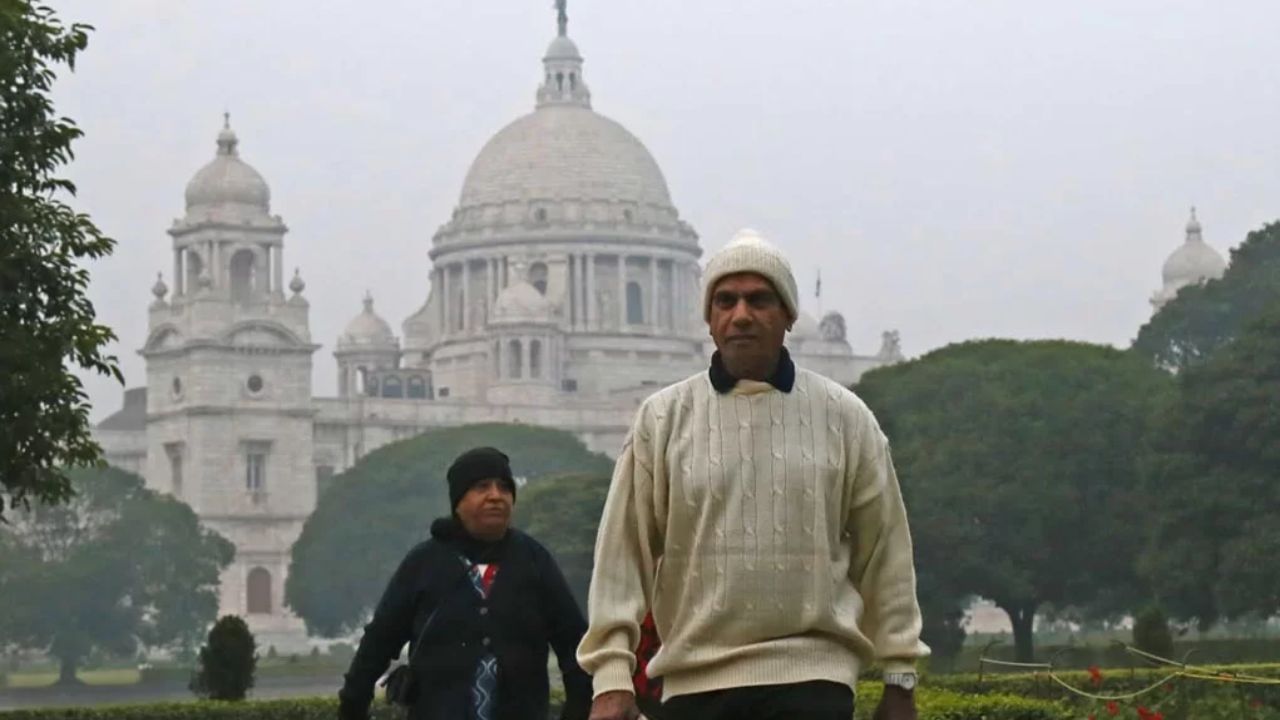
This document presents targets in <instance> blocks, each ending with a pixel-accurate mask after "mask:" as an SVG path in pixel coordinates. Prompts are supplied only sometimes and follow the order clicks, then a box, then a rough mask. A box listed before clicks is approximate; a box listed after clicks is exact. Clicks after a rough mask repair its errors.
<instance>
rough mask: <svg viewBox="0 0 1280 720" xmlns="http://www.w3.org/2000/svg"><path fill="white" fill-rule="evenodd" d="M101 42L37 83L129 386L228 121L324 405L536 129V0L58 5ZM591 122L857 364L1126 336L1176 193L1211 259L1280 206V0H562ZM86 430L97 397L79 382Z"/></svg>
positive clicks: (111, 387) (1178, 209)
mask: <svg viewBox="0 0 1280 720" xmlns="http://www.w3.org/2000/svg"><path fill="white" fill-rule="evenodd" d="M52 4H53V6H54V7H55V8H56V9H57V10H59V12H60V13H61V14H62V16H63V17H64V18H65V19H67V20H79V21H84V22H89V23H91V24H93V25H95V26H96V27H97V30H96V32H95V33H94V34H93V36H92V38H91V40H90V46H89V50H88V51H87V52H86V53H85V54H84V55H83V56H82V57H81V59H80V62H79V64H78V69H77V72H76V73H75V74H74V75H68V76H66V77H65V78H64V79H63V80H62V81H60V83H59V85H58V86H57V92H56V101H57V107H58V110H59V112H61V113H63V114H66V115H68V116H70V117H72V118H74V119H76V120H77V121H78V123H79V124H80V126H81V127H82V129H83V130H84V131H85V133H86V137H85V138H84V139H83V140H81V141H80V142H79V143H78V144H77V145H76V151H77V159H76V162H75V163H74V165H73V166H72V167H71V169H70V171H69V174H70V176H71V178H72V179H73V180H74V181H75V182H76V183H77V184H78V185H79V188H80V196H79V199H78V200H77V201H76V207H77V208H78V209H80V210H84V211H87V212H89V213H90V214H91V215H92V216H93V218H94V219H95V220H96V221H97V223H98V225H99V226H100V227H101V228H102V229H103V230H104V231H105V232H107V233H108V234H110V235H112V236H114V237H115V238H116V239H117V240H119V243H120V244H119V247H118V249H117V251H116V253H115V255H114V256H113V257H111V258H109V259H106V260H104V261H100V262H96V263H94V264H92V265H91V266H90V269H91V271H92V273H93V285H92V299H93V301H94V303H95V304H96V306H97V308H98V311H99V315H100V319H101V321H103V322H105V323H106V324H108V325H110V326H111V327H113V328H114V329H115V330H116V332H117V333H118V334H119V336H120V338H121V342H120V343H119V344H118V345H117V346H116V348H115V349H114V350H115V352H117V353H118V354H119V355H120V357H121V360H122V361H123V367H124V371H125V375H126V379H127V380H128V384H129V385H130V386H138V385H142V384H144V381H145V378H144V374H143V363H142V360H141V358H140V357H138V355H137V352H136V351H137V349H138V348H139V347H140V346H141V345H142V343H143V341H144V339H145V333H146V308H147V305H148V303H149V302H150V301H151V295H150V292H149V290H150V287H151V285H152V283H153V282H154V281H155V275H156V272H157V271H163V272H164V273H165V277H166V281H167V282H170V284H172V279H171V278H169V274H170V271H171V267H172V264H173V263H172V255H171V246H170V238H169V236H168V235H167V234H166V233H165V230H166V229H167V228H168V227H169V226H170V224H171V222H172V220H173V219H174V218H176V217H179V216H181V215H182V213H183V194H182V193H183V188H184V187H185V185H186V183H187V181H188V180H189V179H190V178H191V176H192V174H193V173H194V172H195V171H196V170H197V169H198V168H200V167H201V166H202V165H203V164H205V163H206V162H208V161H209V160H210V159H212V157H213V153H214V147H215V146H214V138H215V136H216V134H217V132H218V129H219V128H220V126H221V122H222V112H223V111H224V109H225V110H229V111H230V112H231V122H232V126H233V127H234V129H235V130H236V132H237V133H238V134H239V137H240V152H241V157H242V158H243V159H244V160H245V161H247V162H248V163H249V164H251V165H252V166H254V167H255V168H256V169H257V170H258V171H259V172H261V173H262V174H263V176H264V177H265V178H266V180H267V182H268V183H269V184H270V186H271V191H272V212H273V213H278V214H280V215H281V216H283V218H284V220H285V222H286V223H287V224H288V226H289V228H290V232H289V234H288V235H287V236H286V237H285V264H286V276H287V275H289V274H292V270H293V268H294V267H298V268H300V269H301V274H302V277H303V279H304V280H305V281H306V283H307V291H306V297H307V298H308V299H309V301H310V302H311V312H312V314H311V328H312V335H313V338H314V339H315V341H316V342H319V343H321V344H323V346H324V347H322V348H321V349H320V350H319V351H318V352H317V353H316V355H315V357H314V361H315V372H314V382H315V388H316V391H317V393H318V394H322V395H333V394H335V392H336V391H335V382H336V381H335V375H336V373H335V370H334V365H335V364H334V361H333V356H332V352H333V346H334V343H335V341H336V339H337V336H338V334H339V332H341V330H342V328H343V326H344V325H345V324H346V323H347V321H348V320H349V319H350V318H351V317H353V316H354V315H356V314H357V313H358V312H359V310H360V298H361V297H362V296H363V294H364V292H365V291H366V290H371V291H372V292H373V295H374V298H375V300H376V307H377V310H378V312H379V313H380V314H381V315H382V316H383V317H384V318H386V319H387V320H388V321H389V322H390V323H391V324H392V326H393V328H395V330H396V333H397V335H399V334H400V333H401V330H400V323H401V322H402V321H403V320H404V318H405V317H406V316H407V315H409V314H410V313H411V312H413V311H414V310H416V309H417V308H418V307H420V306H421V305H422V303H423V301H424V300H425V299H426V297H427V291H428V283H427V276H428V272H429V263H428V260H427V250H428V249H429V247H430V240H431V236H432V234H433V233H434V231H435V230H436V228H437V227H438V226H439V225H440V224H441V223H443V222H445V221H446V220H447V219H448V218H449V215H450V212H451V210H452V208H453V206H454V205H455V203H456V202H457V199H458V193H459V191H460V190H461V186H462V180H463V177H464V175H465V173H466V170H467V168H468V166H469V165H470V162H471V160H472V159H473V158H474V157H475V155H476V153H477V152H478V151H479V150H480V147H481V146H482V145H483V143H484V142H485V141H486V140H487V139H488V138H489V137H490V136H492V135H493V134H494V133H495V132H497V131H498V130H499V129H500V128H501V127H502V126H504V125H505V124H507V123H508V122H510V121H511V120H513V119H515V118H516V117H518V116H519V115H522V114H524V113H527V112H530V111H531V110H532V109H533V104H534V91H535V89H536V87H537V84H538V81H539V78H540V75H541V64H540V59H541V57H542V53H543V51H544V50H545V48H546V46H547V44H548V42H549V41H550V40H551V39H552V37H553V36H554V34H555V14H554V11H553V10H552V8H551V5H552V2H551V0H469V1H467V2H443V1H440V0H435V1H432V0H383V1H381V2H377V3H354V2H349V1H347V0H325V1H318V0H309V1H306V2H304V1H302V0H297V1H294V2H284V1H282V0H273V1H272V2H260V1H258V2H250V1H248V0H53V2H52ZM569 15H570V24H569V31H570V35H571V36H572V37H573V38H574V40H575V41H576V42H577V44H578V46H579V47H580V48H581V50H582V53H583V55H584V56H585V58H586V66H585V71H584V78H585V80H586V82H587V84H588V85H589V86H590V88H591V91H592V101H593V104H594V107H595V109H596V111H597V112H600V113H602V114H604V115H607V116H609V117H612V118H613V119H615V120H618V121H619V122H621V123H622V124H624V125H625V126H627V127H628V128H629V129H630V130H631V131H632V132H634V133H635V134H636V135H637V136H638V137H639V138H640V139H641V140H642V141H643V142H644V143H645V144H646V145H647V147H648V148H649V150H650V151H651V152H652V153H653V154H654V156H655V157H656V159H657V161H658V163H659V164H660V165H661V167H662V169H663V171H664V173H665V175H666V179H667V182H668V184H669V186H670V188H671V192H672V196H673V199H674V201H675V204H676V206H677V207H678V208H679V210H680V212H681V214H682V216H683V217H684V218H685V219H686V220H688V221H689V222H691V223H692V224H693V226H694V227H695V228H696V229H697V231H698V232H699V233H700V235H701V237H702V240H701V243H702V247H703V249H704V251H707V252H710V251H714V250H715V249H717V248H718V247H720V246H722V245H723V244H724V243H725V242H726V241H727V240H728V239H729V237H731V235H732V234H733V232H734V230H736V229H737V228H739V227H744V226H749V227H754V228H756V229H758V230H760V231H761V232H763V233H764V234H765V235H766V236H767V237H769V238H771V239H772V240H773V241H774V242H776V243H777V244H778V245H780V246H781V247H783V248H784V249H785V250H786V251H787V252H788V253H789V255H790V257H791V261H792V264H793V266H794V268H795V270H796V273H797V276H798V279H799V282H800V285H801V287H802V289H803V294H804V295H803V298H802V300H801V304H802V306H803V307H805V309H808V310H809V311H810V312H811V313H812V314H814V315H817V307H816V301H815V300H814V298H813V285H814V279H815V274H816V272H817V269H818V267H819V266H821V267H822V277H823V298H822V309H824V310H831V309H839V310H841V311H842V312H843V313H844V314H845V317H846V319H847V320H848V323H849V332H850V340H851V342H852V343H853V345H854V349H855V351H857V352H860V353H872V352H875V350H876V349H877V348H878V345H879V340H880V332H881V331H882V330H885V329H890V328H893V329H898V330H900V331H901V333H902V341H903V349H904V350H905V352H906V353H907V354H908V355H909V356H915V355H919V354H921V353H923V352H926V351H928V350H930V349H933V348H936V347H939V346H942V345H945V344H947V343H950V342H955V341H959V340H964V339H970V338H982V337H1014V338H1072V339H1078V340H1085V341H1090V342H1099V343H1109V344H1114V345H1117V346H1125V345H1127V344H1128V343H1129V341H1130V340H1131V339H1132V338H1133V336H1134V335H1135V334H1136V332H1137V329H1138V328H1139V326H1140V325H1141V324H1142V323H1143V322H1144V321H1145V320H1146V319H1147V318H1148V316H1149V315H1150V306H1149V305H1148V303H1147V300H1148V298H1149V297H1150V295H1151V293H1152V292H1153V291H1154V290H1156V289H1157V288H1158V287H1159V284H1160V266H1161V263H1162V262H1163V261H1164V259H1165V257H1166V256H1168V254H1169V253H1170V252H1172V251H1173V250H1174V249H1175V248H1176V247H1177V246H1178V245H1179V244H1180V243H1181V242H1182V238H1183V226H1184V225H1185V223H1186V220H1187V216H1188V209H1189V207H1190V206H1191V205H1193V204H1194V205H1196V206H1197V207H1198V210H1199V216H1200V219H1201V221H1202V222H1203V224H1204V228H1205V239H1206V241H1207V242H1208V243H1209V244H1210V245H1212V246H1214V247H1215V248H1217V249H1218V250H1219V251H1221V252H1223V253H1224V254H1225V253H1226V251H1227V248H1229V247H1231V246H1234V245H1237V244H1238V243H1239V242H1240V241H1241V240H1242V239H1243V238H1244V235H1245V233H1246V232H1248V231H1249V230H1251V229H1255V228H1257V227H1259V226H1261V225H1262V224H1263V223H1265V222H1269V221H1271V220H1274V219H1277V218H1280V171H1278V170H1277V167H1280V90H1278V89H1277V69H1278V68H1280V44H1277V43H1276V42H1275V38H1274V30H1275V28H1277V27H1280V4H1278V3H1275V2H1274V1H1273V0H1257V1H1249V2H1246V1H1244V0H1234V1H1232V2H1228V3H1223V2H1220V1H1218V2H1214V1H1211V0H1204V1H1199V0H1197V1H1192V0H1122V1H1121V2H1116V1H1115V0H1075V1H1074V2H1070V3H1061V2H1060V3H1050V2H1035V3H1030V2H1026V1H1025V0H985V1H979V2H960V1H952V0H931V1H929V2H924V1H918V0H892V1H888V0H885V1H877V2H867V1H856V2H855V1H853V0H803V1H795V0H793V1H792V2H781V1H779V0H772V1H766V0H697V1H696V2H689V1H688V0H571V2H570V4H569ZM88 387H89V389H90V393H91V397H92V399H93V401H94V403H95V409H94V412H93V417H94V419H95V420H97V419H101V418H102V417H104V416H105V415H106V414H108V413H110V412H112V411H114V410H115V409H116V408H118V407H119V403H120V388H119V386H118V385H116V384H115V383H114V382H113V381H108V380H105V379H97V378H94V379H90V380H89V381H88Z"/></svg>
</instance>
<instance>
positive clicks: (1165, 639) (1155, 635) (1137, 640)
mask: <svg viewBox="0 0 1280 720" xmlns="http://www.w3.org/2000/svg"><path fill="white" fill-rule="evenodd" d="M1133 645H1134V647H1136V648H1138V649H1139V650H1142V651H1144V652H1148V653H1151V654H1152V655H1159V656H1160V657H1162V658H1172V657H1173V633H1171V632H1169V618H1167V617H1165V614H1164V610H1161V609H1160V606H1159V605H1148V606H1147V607H1145V608H1143V609H1142V612H1139V613H1138V616H1137V617H1136V618H1134V620H1133Z"/></svg>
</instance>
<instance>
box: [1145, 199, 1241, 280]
mask: <svg viewBox="0 0 1280 720" xmlns="http://www.w3.org/2000/svg"><path fill="white" fill-rule="evenodd" d="M1226 269H1227V262H1226V261H1225V260H1223V258H1222V254H1221V253H1219V252H1218V251H1217V250H1214V249H1213V248H1212V247H1209V245H1208V244H1207V243H1205V241H1204V237H1203V236H1202V234H1201V227H1200V221H1199V220H1198V219H1196V213H1195V210H1192V211H1191V220H1189V221H1188V222H1187V238H1186V241H1185V242H1184V243H1183V244H1182V246H1181V247H1179V248H1178V249H1177V250H1174V251H1173V254H1172V255H1170V256H1169V259H1167V260H1165V261H1164V267H1163V269H1162V270H1161V276H1162V279H1163V280H1164V285H1165V287H1166V288H1169V289H1174V290H1176V289H1178V288H1182V287H1185V286H1187V285H1193V284H1196V283H1201V282H1204V281H1206V280H1213V279H1217V278H1220V277H1222V274H1223V273H1224V272H1226Z"/></svg>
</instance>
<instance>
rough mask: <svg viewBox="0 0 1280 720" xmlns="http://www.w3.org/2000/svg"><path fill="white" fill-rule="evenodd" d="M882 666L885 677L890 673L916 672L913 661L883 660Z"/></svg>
mask: <svg viewBox="0 0 1280 720" xmlns="http://www.w3.org/2000/svg"><path fill="white" fill-rule="evenodd" d="M882 665H883V667H884V674H885V675H888V674H890V673H913V672H915V671H916V663H915V661H914V660H885V661H883V662H882Z"/></svg>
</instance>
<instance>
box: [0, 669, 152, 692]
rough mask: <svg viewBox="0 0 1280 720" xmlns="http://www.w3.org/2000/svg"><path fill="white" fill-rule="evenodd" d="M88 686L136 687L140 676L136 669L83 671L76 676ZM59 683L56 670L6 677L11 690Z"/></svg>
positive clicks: (13, 674)
mask: <svg viewBox="0 0 1280 720" xmlns="http://www.w3.org/2000/svg"><path fill="white" fill-rule="evenodd" d="M76 677H77V678H79V679H80V682H83V683H84V684H86V685H134V684H136V683H137V682H138V679H139V677H140V676H139V674H138V671H137V669H135V668H118V669H112V670H81V671H80V672H79V673H77V674H76ZM57 681H58V673H57V671H56V670H51V671H48V672H18V673H12V674H10V675H8V676H6V682H5V686H6V687H10V688H39V687H49V686H50V685H53V684H54V683H55V682H57Z"/></svg>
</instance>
